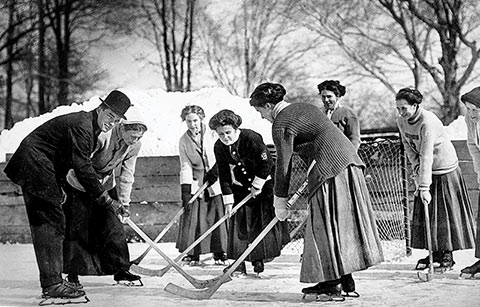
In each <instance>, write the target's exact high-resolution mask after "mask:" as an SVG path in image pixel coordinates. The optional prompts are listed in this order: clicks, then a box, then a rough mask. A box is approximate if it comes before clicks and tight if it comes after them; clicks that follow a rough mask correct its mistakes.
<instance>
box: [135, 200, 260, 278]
mask: <svg viewBox="0 0 480 307" xmlns="http://www.w3.org/2000/svg"><path fill="white" fill-rule="evenodd" d="M252 197H253V195H252V194H251V193H250V194H248V195H247V196H246V197H245V198H244V199H243V200H242V201H241V202H239V203H238V204H237V205H236V206H235V207H233V209H232V213H231V215H233V214H235V213H236V212H237V211H238V209H240V207H242V206H243V205H244V204H246V203H247V202H248V201H249V200H250V198H252ZM229 217H230V216H229V215H228V214H225V215H224V216H223V217H222V218H220V219H219V220H218V221H217V222H216V223H215V224H213V225H212V227H210V228H209V229H208V230H207V231H205V232H204V233H203V234H202V235H201V236H200V237H198V239H197V240H195V242H193V243H192V244H190V246H189V247H187V248H186V249H185V250H184V251H183V252H182V253H181V254H180V255H179V256H178V257H177V258H175V260H173V261H174V262H175V263H177V262H179V261H180V260H182V259H183V257H185V255H186V254H188V252H189V251H191V250H192V249H193V248H194V247H195V246H197V245H198V244H199V243H200V242H201V241H203V239H205V238H206V237H207V236H208V235H209V234H210V233H212V232H213V231H214V230H215V229H216V228H217V227H218V226H220V224H222V223H223V222H224V221H225V220H226V219H228V218H229ZM171 267H172V266H171V265H170V264H169V265H167V266H166V267H164V268H162V269H158V270H151V269H147V268H143V267H141V266H137V265H132V266H131V267H130V269H131V270H132V271H134V272H136V273H138V274H142V275H146V276H159V277H162V276H163V275H165V273H167V272H168V270H170V268H171Z"/></svg>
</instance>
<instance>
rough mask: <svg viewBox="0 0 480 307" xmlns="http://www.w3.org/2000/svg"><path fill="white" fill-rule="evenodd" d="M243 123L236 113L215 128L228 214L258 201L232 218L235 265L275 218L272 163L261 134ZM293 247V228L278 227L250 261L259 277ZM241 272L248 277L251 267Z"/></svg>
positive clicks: (217, 118)
mask: <svg viewBox="0 0 480 307" xmlns="http://www.w3.org/2000/svg"><path fill="white" fill-rule="evenodd" d="M241 122H242V119H241V117H240V116H238V115H237V114H235V113H234V112H232V111H230V110H222V111H220V112H218V113H217V114H215V115H214V116H213V117H212V118H211V119H210V122H209V126H210V128H211V129H213V130H215V131H216V132H217V134H218V136H219V140H218V141H217V142H216V143H215V157H216V159H217V164H218V173H219V177H220V184H221V187H222V193H223V201H224V203H225V205H226V207H227V212H231V210H232V206H233V204H238V203H239V202H240V201H242V200H243V199H244V198H245V197H246V196H248V195H249V194H253V195H254V198H252V199H250V200H249V201H248V202H247V203H246V204H245V205H244V206H243V207H241V208H240V209H239V210H238V211H237V212H236V213H235V215H233V217H231V218H230V223H229V225H230V228H229V238H228V250H227V255H228V258H229V259H237V258H238V257H240V255H241V254H242V253H243V252H244V251H245V250H246V249H247V247H248V244H250V243H252V242H253V240H255V238H256V237H257V236H258V235H259V234H260V232H261V231H262V230H263V229H264V228H265V226H267V225H268V223H270V221H271V220H272V219H273V218H274V216H275V213H274V209H273V206H272V205H273V191H272V190H273V183H272V180H271V179H272V177H271V175H272V169H273V160H272V157H271V155H270V152H269V150H268V148H267V146H266V145H265V143H264V142H263V139H262V137H261V136H260V134H258V133H256V132H255V131H252V130H250V129H243V128H242V129H240V128H239V126H240V124H241ZM289 241H290V238H289V235H288V225H287V223H286V222H283V223H278V224H277V225H276V226H275V227H274V228H273V229H272V230H271V231H270V232H269V233H268V234H267V235H266V236H265V238H264V239H263V240H262V241H261V242H260V244H259V245H258V246H257V247H255V248H254V249H253V251H252V252H251V253H250V254H249V255H248V258H247V260H248V261H251V262H252V265H253V270H254V272H255V273H257V274H258V273H261V272H263V271H264V262H265V261H268V260H271V259H273V258H275V257H278V256H280V253H281V250H282V247H283V246H284V245H285V244H287V243H288V242H289ZM237 271H239V272H241V273H243V274H246V266H245V264H244V263H242V264H241V265H240V266H239V267H238V268H237Z"/></svg>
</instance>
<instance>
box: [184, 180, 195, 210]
mask: <svg viewBox="0 0 480 307" xmlns="http://www.w3.org/2000/svg"><path fill="white" fill-rule="evenodd" d="M181 188H182V206H183V208H184V209H185V210H188V209H189V208H188V207H189V205H188V202H189V201H190V199H191V198H192V185H191V184H182V185H181Z"/></svg>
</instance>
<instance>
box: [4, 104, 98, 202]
mask: <svg viewBox="0 0 480 307" xmlns="http://www.w3.org/2000/svg"><path fill="white" fill-rule="evenodd" d="M99 133H100V128H99V126H98V123H97V113H96V111H95V110H94V111H90V112H84V111H81V112H75V113H70V114H65V115H60V116H58V117H55V118H52V119H50V120H49V121H47V122H45V123H44V124H42V125H40V126H39V127H37V128H36V129H35V130H33V131H32V132H31V133H30V134H29V135H27V136H26V137H25V139H23V141H22V142H21V143H20V146H19V147H18V149H17V150H16V151H15V153H14V154H13V156H12V158H11V159H10V161H9V162H8V164H7V166H6V167H5V170H4V171H5V173H6V174H7V176H8V177H9V178H10V179H11V180H12V181H13V182H15V183H16V184H18V185H20V186H22V188H23V189H25V190H27V191H29V192H30V193H32V194H33V195H35V196H37V197H40V198H42V199H45V200H47V201H49V202H51V203H54V204H61V203H62V201H63V193H62V190H61V186H62V185H63V184H64V182H65V176H66V174H67V171H68V170H69V169H74V170H75V173H76V175H77V177H78V180H79V181H80V183H81V184H82V185H83V186H84V187H85V189H86V190H87V192H88V194H89V195H90V196H91V197H93V198H94V199H96V198H98V197H99V196H100V195H101V194H102V193H103V192H104V188H103V187H102V185H101V184H100V182H99V181H98V179H97V177H96V174H95V170H94V168H93V166H92V162H91V160H90V156H91V154H92V152H93V150H94V148H95V143H96V141H97V137H98V134H99Z"/></svg>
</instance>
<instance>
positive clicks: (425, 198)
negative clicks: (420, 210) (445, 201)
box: [419, 190, 432, 204]
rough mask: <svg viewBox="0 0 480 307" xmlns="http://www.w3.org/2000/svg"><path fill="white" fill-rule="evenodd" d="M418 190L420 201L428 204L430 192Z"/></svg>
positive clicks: (430, 196)
mask: <svg viewBox="0 0 480 307" xmlns="http://www.w3.org/2000/svg"><path fill="white" fill-rule="evenodd" d="M419 191H420V199H421V200H422V203H427V204H430V202H431V201H432V194H430V191H428V190H419Z"/></svg>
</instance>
